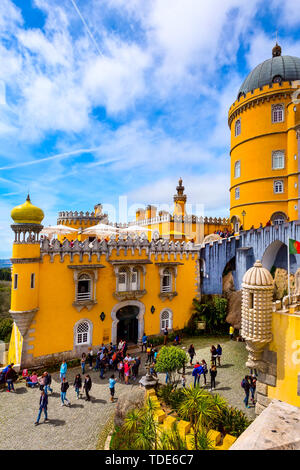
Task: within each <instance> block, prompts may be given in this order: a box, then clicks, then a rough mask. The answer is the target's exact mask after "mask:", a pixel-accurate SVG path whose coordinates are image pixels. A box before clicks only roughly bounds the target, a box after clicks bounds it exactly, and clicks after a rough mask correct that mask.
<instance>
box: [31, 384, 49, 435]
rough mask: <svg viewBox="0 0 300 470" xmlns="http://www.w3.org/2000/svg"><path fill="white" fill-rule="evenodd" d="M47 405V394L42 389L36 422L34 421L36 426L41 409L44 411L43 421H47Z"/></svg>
mask: <svg viewBox="0 0 300 470" xmlns="http://www.w3.org/2000/svg"><path fill="white" fill-rule="evenodd" d="M47 407H48V395H47V393H45V391H44V390H42V391H41V396H40V408H39V413H38V417H37V419H36V422H35V423H34V424H35V425H36V426H38V424H39V422H40V418H41V414H42V411H44V415H45V419H44V423H47V422H48V421H49V419H48V413H47Z"/></svg>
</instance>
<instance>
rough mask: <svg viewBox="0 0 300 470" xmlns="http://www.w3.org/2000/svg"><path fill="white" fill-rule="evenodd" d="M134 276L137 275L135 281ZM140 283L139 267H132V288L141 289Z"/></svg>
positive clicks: (134, 289) (132, 289)
mask: <svg viewBox="0 0 300 470" xmlns="http://www.w3.org/2000/svg"><path fill="white" fill-rule="evenodd" d="M134 276H135V277H136V281H135V282H134V281H133V278H134ZM139 285H140V273H139V270H138V268H132V270H131V273H130V290H131V291H137V290H139Z"/></svg>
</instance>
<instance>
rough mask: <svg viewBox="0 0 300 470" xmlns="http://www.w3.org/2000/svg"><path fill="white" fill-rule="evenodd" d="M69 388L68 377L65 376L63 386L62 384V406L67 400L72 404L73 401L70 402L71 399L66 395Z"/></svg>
mask: <svg viewBox="0 0 300 470" xmlns="http://www.w3.org/2000/svg"><path fill="white" fill-rule="evenodd" d="M68 388H69V384H68V382H67V379H66V378H65V377H63V379H62V383H61V386H60V398H61V406H64V405H65V401H66V402H67V405H68V406H71V403H70V402H69V400H68V399H67V397H66V395H67V390H68Z"/></svg>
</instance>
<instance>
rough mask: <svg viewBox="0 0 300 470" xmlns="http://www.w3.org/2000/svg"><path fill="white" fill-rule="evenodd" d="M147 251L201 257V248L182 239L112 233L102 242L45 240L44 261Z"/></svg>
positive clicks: (167, 255) (42, 248) (165, 256)
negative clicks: (124, 235)
mask: <svg viewBox="0 0 300 470" xmlns="http://www.w3.org/2000/svg"><path fill="white" fill-rule="evenodd" d="M143 250H144V252H145V253H146V255H148V256H149V257H150V256H151V255H152V254H155V259H157V258H158V256H159V255H161V256H162V257H163V258H166V259H171V255H173V258H174V259H176V258H177V257H178V258H179V259H183V256H185V257H189V256H191V257H192V259H194V256H195V255H196V256H197V253H198V248H197V247H196V245H194V243H192V242H179V241H176V242H174V241H170V242H169V241H168V240H158V241H154V240H152V241H151V242H149V241H148V239H147V238H146V237H144V236H141V237H139V236H135V237H130V236H128V237H126V239H125V238H122V237H119V238H118V240H117V239H116V238H115V237H114V236H112V237H111V238H110V240H109V241H108V242H107V241H106V240H102V241H98V240H97V239H95V240H94V241H92V242H90V241H89V240H88V239H87V240H85V241H84V242H80V241H79V240H75V241H74V242H70V241H69V240H64V242H63V243H60V242H59V240H54V241H53V242H50V241H49V240H48V239H46V238H45V239H44V240H43V241H42V242H41V260H43V257H44V256H46V255H50V261H51V262H53V261H54V257H55V256H57V255H58V256H59V257H60V261H61V262H63V261H64V257H65V256H66V255H68V256H69V257H70V260H71V262H72V261H73V258H74V256H75V255H79V260H80V261H82V260H83V256H84V255H88V259H89V261H91V260H92V255H97V259H98V261H99V260H100V256H101V255H105V256H106V259H109V258H110V256H111V255H112V254H114V253H115V254H116V255H117V256H119V254H120V253H121V251H122V253H124V255H125V256H126V255H127V253H128V254H130V253H131V254H132V255H135V254H136V253H137V252H138V254H139V255H141V254H142V251H143Z"/></svg>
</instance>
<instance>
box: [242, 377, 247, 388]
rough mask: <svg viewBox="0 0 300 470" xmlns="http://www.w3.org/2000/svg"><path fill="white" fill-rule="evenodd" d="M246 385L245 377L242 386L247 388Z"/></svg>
mask: <svg viewBox="0 0 300 470" xmlns="http://www.w3.org/2000/svg"><path fill="white" fill-rule="evenodd" d="M245 386H246V380H245V379H243V380H242V381H241V387H242V388H245Z"/></svg>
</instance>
